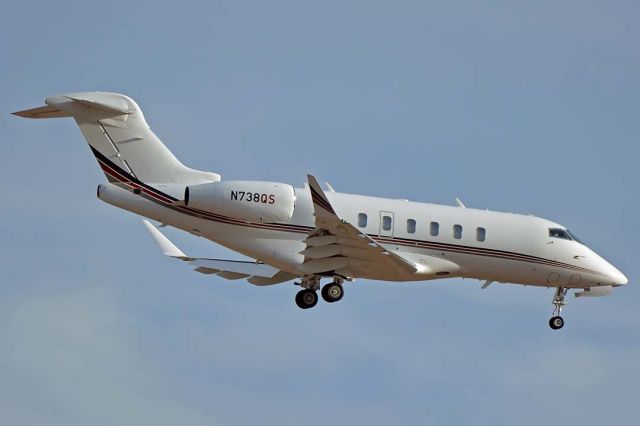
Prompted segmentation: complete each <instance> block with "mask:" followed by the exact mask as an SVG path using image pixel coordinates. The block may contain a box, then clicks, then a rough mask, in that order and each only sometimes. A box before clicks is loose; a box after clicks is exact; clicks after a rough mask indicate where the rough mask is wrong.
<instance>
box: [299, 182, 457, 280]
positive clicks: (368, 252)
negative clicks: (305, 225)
mask: <svg viewBox="0 0 640 426" xmlns="http://www.w3.org/2000/svg"><path fill="white" fill-rule="evenodd" d="M307 178H308V181H309V190H310V191H311V200H312V202H313V209H314V216H315V225H316V229H315V230H314V231H313V232H311V233H310V234H309V237H308V238H307V239H306V240H305V241H304V242H305V244H306V245H307V247H306V248H305V249H304V250H303V251H302V252H301V254H303V255H304V256H305V261H304V263H303V264H302V270H303V271H304V272H306V273H308V274H322V273H330V272H332V271H333V272H334V273H336V274H339V275H344V276H348V277H351V276H359V277H375V278H384V279H389V280H393V281H408V280H416V279H419V280H422V279H429V278H436V277H441V276H443V275H450V274H452V273H454V272H455V271H457V270H458V269H459V266H458V265H457V264H455V263H453V262H450V261H448V260H445V259H439V258H435V257H433V256H426V255H421V254H413V253H400V252H398V251H392V250H391V249H387V248H385V247H384V246H382V245H381V244H380V243H378V242H377V241H375V240H374V239H373V238H371V237H369V236H368V235H366V234H365V233H363V232H361V231H360V230H358V229H357V228H355V227H354V226H353V225H351V224H349V223H348V222H347V221H345V220H342V219H340V217H339V216H338V215H337V213H336V211H335V210H334V208H333V206H332V205H331V202H330V201H329V199H328V197H327V195H326V194H325V193H324V191H323V190H322V188H321V187H320V185H319V184H318V181H317V180H316V178H315V177H313V176H312V175H307Z"/></svg>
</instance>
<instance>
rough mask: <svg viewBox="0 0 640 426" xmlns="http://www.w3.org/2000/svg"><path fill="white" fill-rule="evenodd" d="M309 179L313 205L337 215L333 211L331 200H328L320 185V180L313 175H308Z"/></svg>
mask: <svg viewBox="0 0 640 426" xmlns="http://www.w3.org/2000/svg"><path fill="white" fill-rule="evenodd" d="M307 179H308V181H309V190H310V191H311V200H312V201H313V204H314V205H316V206H319V207H321V208H323V209H324V210H326V211H328V212H329V213H331V214H333V215H335V214H336V212H335V210H333V207H331V203H330V202H329V199H327V196H326V195H325V193H324V191H323V190H322V187H321V186H320V184H319V183H318V180H317V179H316V178H315V177H314V176H313V175H307Z"/></svg>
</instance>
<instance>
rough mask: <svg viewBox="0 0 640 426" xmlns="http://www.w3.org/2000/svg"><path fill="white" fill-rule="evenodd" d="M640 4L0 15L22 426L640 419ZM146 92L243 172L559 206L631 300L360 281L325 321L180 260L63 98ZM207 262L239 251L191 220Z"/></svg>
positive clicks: (285, 299)
mask: <svg viewBox="0 0 640 426" xmlns="http://www.w3.org/2000/svg"><path fill="white" fill-rule="evenodd" d="M639 12H640V10H639V7H638V5H637V3H636V2H630V1H629V2H617V1H614V2H595V1H569V2H561V3H559V2H551V1H540V2H511V1H509V2H506V1H505V2H500V1H492V2H455V3H454V2H418V1H415V2H411V1H396V2H370V1H367V2H364V1H363V2H333V1H325V2H321V3H319V2H300V1H291V2H280V1H275V2H245V1H236V2H220V1H208V2H201V3H198V2H172V3H166V4H161V3H158V2H150V1H140V2H121V1H112V2H109V3H104V2H100V3H97V2H96V3H93V2H87V1H75V2H67V1H59V2H36V3H29V2H26V3H25V2H11V3H10V4H7V5H5V6H4V8H3V13H2V14H1V15H0V64H1V67H0V77H1V78H0V93H2V103H1V108H0V110H1V112H2V114H0V139H1V143H2V147H3V150H2V155H1V156H0V191H1V193H2V194H3V197H2V199H3V201H2V202H1V207H2V219H3V220H2V226H1V227H0V283H1V284H2V286H1V289H0V339H1V340H2V342H3V344H2V345H1V346H0V422H2V423H3V424H46V425H85V424H88V423H90V424H96V425H102V424H104V425H111V424H134V423H135V424H141V425H147V424H149V425H151V424H153V425H158V424H163V425H178V424H180V425H182V424H192V425H200V424H203V425H204V424H207V425H210V424H216V425H218V424H219V425H226V424H229V425H231V424H233V425H245V424H246V425H249V424H252V425H253V424H274V425H275V424H277V425H283V424H284V425H288V424H301V423H304V424H308V425H321V424H327V423H328V422H331V423H348V422H350V423H354V424H361V423H364V422H367V423H368V424H371V425H377V424H390V423H395V424H442V423H445V422H446V423H448V424H453V425H457V424H469V423H471V422H473V423H474V424H481V425H485V424H486V425H507V424H514V423H518V424H521V425H538V424H540V423H542V422H548V421H555V422H559V423H563V424H582V425H599V424H603V423H607V424H608V423H609V422H611V421H614V420H615V421H616V423H617V424H620V425H631V424H637V421H638V412H637V408H636V406H637V402H636V399H637V398H636V393H637V392H636V389H637V383H638V381H639V380H640V364H638V361H637V360H638V359H639V358H640V331H639V330H640V317H639V315H638V296H639V295H640V290H638V287H637V280H638V277H639V276H640V267H639V266H638V261H637V259H638V258H639V257H640V250H639V249H638V242H637V241H638V237H639V235H638V231H637V229H638V226H637V212H638V211H639V210H640V197H639V194H640V192H639V179H638V178H639V173H638V169H637V159H638V155H639V153H640V152H639V149H638V144H637V137H638V136H637V135H638V134H640V124H639V123H640V121H639V120H638V117H637V116H638V99H640V81H639V77H638V76H639V75H640V55H639V54H638V48H637V46H638V44H639V42H640V33H639V32H640V29H639V27H638V25H637V17H638V16H639V15H638V13H639ZM83 90H107V91H117V92H122V93H126V94H128V95H130V96H131V97H133V98H134V99H136V100H137V101H138V103H139V104H140V105H141V107H142V108H143V110H144V112H145V115H146V117H147V120H148V121H149V123H150V125H151V127H152V128H153V129H154V131H155V132H156V133H157V134H158V135H159V136H160V138H161V139H162V140H163V141H164V142H165V144H166V145H167V146H168V147H169V148H170V149H171V150H172V151H173V152H174V153H175V154H176V155H177V156H178V157H179V158H180V159H181V160H182V161H183V162H185V163H186V164H188V165H190V166H192V167H194V168H199V169H205V170H211V171H215V172H217V173H220V174H221V175H222V176H223V178H226V179H233V178H243V179H244V178H246V179H265V180H277V181H283V182H291V183H298V184H301V183H302V182H303V181H304V179H305V174H306V173H309V172H311V173H314V174H316V175H317V176H318V177H319V178H320V179H322V180H327V181H329V182H331V184H332V185H333V186H334V187H335V188H336V189H337V190H340V191H345V192H356V193H365V194H370V195H379V196H389V197H397V198H409V199H412V200H421V201H430V202H438V203H447V204H452V203H453V201H454V197H455V196H459V197H461V198H462V200H463V201H464V202H465V203H466V204H467V205H468V206H473V207H479V208H491V209H493V210H503V211H513V212H521V213H534V214H536V215H539V216H542V217H546V218H549V219H552V220H555V221H558V222H560V223H563V224H565V225H567V226H569V227H570V228H571V229H572V230H573V231H574V232H576V233H577V234H578V235H579V236H580V237H581V238H582V239H583V240H584V241H586V242H587V243H588V244H589V245H590V246H591V247H592V248H593V249H594V250H596V251H597V252H599V253H600V254H602V255H603V256H604V257H605V258H607V259H608V260H610V261H611V262H612V263H613V264H614V265H616V266H617V267H619V269H621V270H622V271H623V272H624V273H625V274H626V275H627V276H628V277H629V279H630V281H631V284H630V285H629V286H627V287H625V288H622V289H619V290H616V291H615V294H613V295H612V296H610V297H607V298H598V299H580V300H576V299H574V298H571V300H569V302H570V304H569V306H568V307H567V309H566V311H565V319H566V321H567V325H566V327H565V329H563V330H562V331H561V332H552V331H551V330H549V328H548V326H547V320H548V318H549V315H550V314H551V310H552V306H551V304H550V301H551V297H552V291H551V290H547V289H539V288H528V287H527V288H524V287H519V286H506V285H493V286H491V287H490V288H489V289H487V290H480V283H478V282H476V281H471V280H443V281H439V282H431V283H418V284H391V285H389V284H384V283H380V282H373V281H358V282H356V283H354V284H353V285H348V287H347V289H346V296H345V299H344V300H343V301H342V302H341V303H339V304H335V305H327V304H320V305H319V306H318V307H317V308H316V309H313V310H310V311H300V310H299V309H298V308H297V307H295V305H294V303H293V297H294V294H295V289H294V287H293V286H291V285H289V284H285V285H281V286H275V287H271V288H255V287H253V286H250V285H249V284H246V283H244V282H231V281H225V280H223V279H219V278H216V277H213V278H212V277H206V276H202V275H200V274H196V273H193V272H191V271H190V270H189V268H187V267H186V266H185V265H183V264H181V263H180V262H172V261H170V260H168V259H165V258H162V257H161V256H160V254H159V252H158V250H157V248H156V247H155V246H154V244H153V242H152V240H151V238H150V237H149V236H148V235H147V234H146V230H145V229H144V227H143V226H142V224H141V222H140V218H138V217H136V216H135V215H133V214H131V213H127V212H124V211H118V210H117V209H115V208H114V207H111V206H109V205H106V204H103V203H101V202H100V201H99V200H97V199H96V197H95V188H96V185H98V184H99V183H101V182H103V181H104V177H103V175H102V174H101V172H100V171H99V169H98V167H97V165H96V163H95V160H94V159H93V158H92V156H91V154H90V152H89V149H88V148H87V147H86V144H85V142H84V140H83V139H82V137H81V135H80V132H79V131H78V130H77V128H76V127H75V124H74V123H73V122H72V121H70V120H41V121H37V122H36V121H28V120H23V119H19V118H17V117H13V116H10V115H9V113H10V112H12V111H16V110H19V109H24V108H28V107H33V106H38V105H40V104H41V102H42V99H43V98H44V97H45V96H48V95H53V94H58V93H64V92H69V91H83ZM168 233H169V234H170V236H171V238H173V239H175V240H176V242H178V243H179V245H180V246H181V248H183V249H184V250H185V251H187V252H188V253H190V254H194V255H204V256H219V257H229V258H237V255H235V254H234V253H231V252H228V251H227V250H225V249H223V248H221V247H218V246H215V245H213V244H209V243H207V242H206V241H204V240H202V239H197V238H194V237H191V236H187V235H184V234H182V233H180V232H178V231H175V230H169V231H168Z"/></svg>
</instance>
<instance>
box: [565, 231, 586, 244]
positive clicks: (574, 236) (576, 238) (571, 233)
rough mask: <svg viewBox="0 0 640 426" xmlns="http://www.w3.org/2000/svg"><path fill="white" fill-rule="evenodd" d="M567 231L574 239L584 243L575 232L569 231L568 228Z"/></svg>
mask: <svg viewBox="0 0 640 426" xmlns="http://www.w3.org/2000/svg"><path fill="white" fill-rule="evenodd" d="M566 231H567V234H569V236H570V237H571V238H572V239H573V241H577V242H579V243H580V244H584V243H583V242H582V241H580V238H578V237H576V234H574V233H573V232H571V231H569V230H568V229H567V230H566Z"/></svg>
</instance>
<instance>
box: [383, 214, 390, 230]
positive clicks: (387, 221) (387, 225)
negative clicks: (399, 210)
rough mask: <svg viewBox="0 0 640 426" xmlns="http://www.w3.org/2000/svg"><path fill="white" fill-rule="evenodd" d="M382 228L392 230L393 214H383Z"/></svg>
mask: <svg viewBox="0 0 640 426" xmlns="http://www.w3.org/2000/svg"><path fill="white" fill-rule="evenodd" d="M382 229H383V230H385V231H391V216H382Z"/></svg>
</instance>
